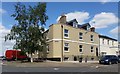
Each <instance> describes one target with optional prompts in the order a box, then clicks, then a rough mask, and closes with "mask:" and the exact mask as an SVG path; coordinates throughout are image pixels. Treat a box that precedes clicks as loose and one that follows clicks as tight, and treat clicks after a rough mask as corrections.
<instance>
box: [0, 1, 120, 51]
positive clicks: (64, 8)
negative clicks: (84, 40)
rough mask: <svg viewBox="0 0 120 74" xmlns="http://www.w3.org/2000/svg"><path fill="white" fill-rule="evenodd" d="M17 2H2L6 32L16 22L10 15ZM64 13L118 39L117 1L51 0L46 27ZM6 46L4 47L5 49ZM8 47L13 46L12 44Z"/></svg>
mask: <svg viewBox="0 0 120 74" xmlns="http://www.w3.org/2000/svg"><path fill="white" fill-rule="evenodd" d="M15 4H16V3H15V2H3V3H2V8H1V9H2V21H1V20H0V22H2V24H1V26H2V28H3V29H4V31H6V32H7V31H8V32H9V30H10V29H11V27H12V25H14V24H15V23H16V21H14V19H13V18H12V17H11V16H10V15H11V14H13V13H14V5H15ZM23 4H25V5H26V6H28V5H32V6H34V5H35V4H36V3H33V2H29V3H28V2H27V3H25V2H23ZM63 13H64V14H66V16H68V18H67V19H68V20H70V19H74V18H76V19H77V21H78V22H79V23H80V24H83V23H88V22H89V23H90V24H91V25H92V26H94V27H96V32H98V33H99V34H103V35H107V36H110V37H112V38H116V39H117V36H118V35H117V27H118V24H117V18H118V3H117V2H106V3H102V2H49V3H47V15H48V17H49V19H48V21H47V22H46V28H47V29H48V28H49V25H51V24H54V23H56V22H57V18H58V17H59V16H60V15H61V14H63ZM0 16H1V15H0ZM98 19H99V20H98ZM5 34H6V33H5ZM13 43H14V42H13ZM3 44H4V42H3ZM6 48H7V47H6ZM6 48H4V47H3V49H6ZM8 48H11V46H9V47H8Z"/></svg>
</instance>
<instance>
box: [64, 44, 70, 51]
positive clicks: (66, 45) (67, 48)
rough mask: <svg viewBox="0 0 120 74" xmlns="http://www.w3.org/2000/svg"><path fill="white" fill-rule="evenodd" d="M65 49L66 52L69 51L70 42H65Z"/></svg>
mask: <svg viewBox="0 0 120 74" xmlns="http://www.w3.org/2000/svg"><path fill="white" fill-rule="evenodd" d="M64 51H65V52H68V51H69V43H65V45H64Z"/></svg>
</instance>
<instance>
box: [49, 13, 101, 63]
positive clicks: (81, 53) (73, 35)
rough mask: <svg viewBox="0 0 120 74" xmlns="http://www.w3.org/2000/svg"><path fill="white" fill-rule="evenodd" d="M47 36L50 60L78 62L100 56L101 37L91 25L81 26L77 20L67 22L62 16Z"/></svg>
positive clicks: (51, 26) (50, 27)
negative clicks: (81, 59)
mask: <svg viewBox="0 0 120 74" xmlns="http://www.w3.org/2000/svg"><path fill="white" fill-rule="evenodd" d="M47 35H48V39H49V41H48V44H49V49H48V54H47V58H48V59H50V60H59V61H78V60H79V58H81V57H82V58H83V59H84V58H85V57H87V58H88V59H93V58H94V59H95V58H96V57H97V56H99V35H98V33H96V32H95V28H94V27H91V26H90V24H89V23H86V24H82V25H80V24H78V22H77V20H76V19H73V20H71V21H68V22H67V21H66V16H65V15H61V17H60V19H59V21H58V23H56V24H52V25H50V26H49V30H48V32H47Z"/></svg>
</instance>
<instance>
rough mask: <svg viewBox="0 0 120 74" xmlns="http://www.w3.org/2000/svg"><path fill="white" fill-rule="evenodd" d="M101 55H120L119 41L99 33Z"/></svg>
mask: <svg viewBox="0 0 120 74" xmlns="http://www.w3.org/2000/svg"><path fill="white" fill-rule="evenodd" d="M99 38H100V55H101V56H103V55H119V54H120V52H119V49H118V41H117V40H116V39H114V38H110V37H108V36H104V35H99Z"/></svg>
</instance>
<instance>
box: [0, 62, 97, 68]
mask: <svg viewBox="0 0 120 74" xmlns="http://www.w3.org/2000/svg"><path fill="white" fill-rule="evenodd" d="M96 64H97V65H99V62H98V61H88V62H87V63H85V62H82V63H79V62H78V61H69V62H56V61H46V62H33V63H31V62H24V63H21V61H11V62H7V61H4V62H2V63H1V65H8V66H15V67H80V66H88V65H93V66H94V65H96Z"/></svg>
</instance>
